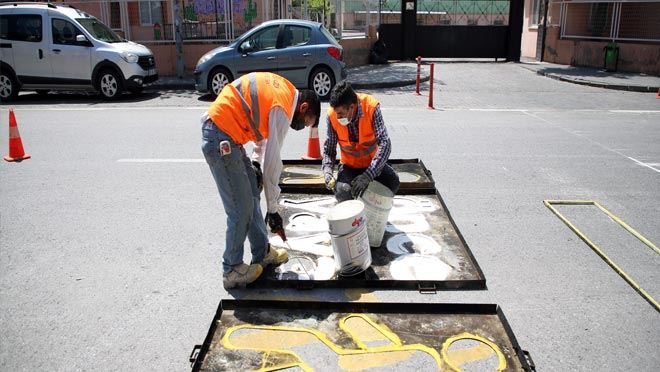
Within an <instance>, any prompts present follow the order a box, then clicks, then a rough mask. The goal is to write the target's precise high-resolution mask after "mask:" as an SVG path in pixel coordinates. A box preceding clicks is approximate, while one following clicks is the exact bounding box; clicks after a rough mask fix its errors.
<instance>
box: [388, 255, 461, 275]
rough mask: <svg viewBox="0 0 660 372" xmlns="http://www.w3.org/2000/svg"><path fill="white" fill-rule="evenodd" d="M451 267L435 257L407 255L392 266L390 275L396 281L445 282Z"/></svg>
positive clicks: (400, 257) (393, 262)
mask: <svg viewBox="0 0 660 372" xmlns="http://www.w3.org/2000/svg"><path fill="white" fill-rule="evenodd" d="M451 271H452V268H451V266H449V265H447V264H446V263H444V262H443V261H442V260H441V259H439V258H438V257H435V256H427V255H421V254H406V255H403V256H399V257H398V258H397V259H395V260H394V261H392V263H391V264H390V273H391V274H392V278H394V279H395V280H445V279H447V277H448V276H449V273H451Z"/></svg>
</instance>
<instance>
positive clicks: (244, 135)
mask: <svg viewBox="0 0 660 372" xmlns="http://www.w3.org/2000/svg"><path fill="white" fill-rule="evenodd" d="M296 92H297V90H296V88H295V87H294V86H293V84H291V82H289V81H288V80H287V79H285V78H283V77H281V76H279V75H276V74H273V73H270V72H251V73H249V74H247V75H243V76H241V78H240V79H236V80H234V82H232V83H231V84H227V85H225V86H224V88H222V91H221V92H220V94H219V95H218V97H217V98H216V99H215V101H214V102H213V103H212V104H211V106H210V107H209V110H208V114H209V117H210V118H211V120H212V121H213V123H215V125H217V126H218V128H220V129H221V130H222V131H223V132H225V133H226V134H227V135H228V136H229V137H231V139H232V140H233V141H234V142H235V143H236V144H239V145H243V144H245V143H247V142H258V141H261V140H262V139H264V138H268V114H269V113H270V110H271V109H272V108H273V107H276V106H277V107H280V108H282V109H283V110H284V112H286V115H287V117H289V118H292V117H293V115H292V114H293V113H292V109H293V104H294V102H293V99H294V98H295V96H296Z"/></svg>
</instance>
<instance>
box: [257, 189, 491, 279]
mask: <svg viewBox="0 0 660 372" xmlns="http://www.w3.org/2000/svg"><path fill="white" fill-rule="evenodd" d="M402 192H403V193H402ZM335 204H336V200H335V198H334V196H333V195H331V194H330V193H329V191H327V190H325V189H308V190H298V191H297V192H288V193H282V194H281V196H280V205H281V206H282V207H283V208H282V212H281V213H282V218H283V220H284V228H285V230H286V234H287V238H288V244H289V246H287V245H286V244H284V243H283V242H282V240H281V239H280V238H279V237H278V236H277V235H274V234H271V236H270V243H271V244H272V245H273V246H276V247H281V248H287V249H288V248H289V247H291V248H292V249H289V250H288V252H289V262H287V263H285V264H282V265H280V266H277V267H274V268H273V267H268V268H267V269H266V270H265V271H264V274H262V276H261V278H259V279H258V280H257V281H256V282H254V283H253V284H252V285H251V286H252V287H257V288H263V287H271V288H299V289H310V288H319V287H333V288H393V289H405V288H407V289H416V290H420V291H435V290H448V289H486V280H485V279H484V275H483V273H482V271H481V269H480V268H479V265H478V264H477V262H476V260H475V258H474V257H473V255H472V253H471V252H470V249H469V248H468V246H467V244H466V242H465V240H464V239H463V236H462V235H461V233H460V231H459V230H458V228H457V227H456V224H455V223H454V221H453V219H452V218H451V215H450V214H449V212H448V211H447V207H446V206H445V203H444V202H443V200H442V198H441V197H440V194H438V193H437V192H436V191H435V190H434V191H415V190H403V191H402V190H400V192H399V195H396V196H395V198H394V207H393V208H392V210H391V211H390V215H389V219H388V223H387V226H386V230H385V236H384V238H383V241H382V243H381V245H380V247H376V248H374V247H372V248H371V256H372V264H371V266H370V267H369V268H368V269H367V270H366V271H364V272H362V273H360V274H358V275H355V276H345V277H342V276H339V275H337V274H336V273H335V263H334V254H333V249H332V244H331V241H330V235H329V234H328V228H327V221H325V214H326V213H327V211H328V210H329V208H331V207H332V206H334V205H335Z"/></svg>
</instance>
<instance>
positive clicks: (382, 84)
mask: <svg viewBox="0 0 660 372" xmlns="http://www.w3.org/2000/svg"><path fill="white" fill-rule="evenodd" d="M429 79H430V76H422V77H421V78H420V82H422V83H424V82H427V81H429ZM348 81H349V82H350V83H351V85H352V86H353V88H355V89H382V88H398V87H404V86H408V85H415V84H416V83H417V80H416V79H411V80H397V81H379V82H358V81H356V82H353V81H350V79H349V80H348ZM148 88H151V89H170V90H173V89H186V90H195V83H193V82H165V83H155V84H152V85H150V86H149V87H148Z"/></svg>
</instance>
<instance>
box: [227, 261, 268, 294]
mask: <svg viewBox="0 0 660 372" xmlns="http://www.w3.org/2000/svg"><path fill="white" fill-rule="evenodd" d="M263 271H264V269H263V267H261V265H259V264H252V265H249V266H248V265H246V264H244V263H242V264H240V265H236V266H234V267H232V269H231V271H230V272H229V273H225V274H223V275H222V285H224V287H225V289H230V288H236V287H241V288H245V286H246V285H248V284H250V283H252V282H253V281H255V280H257V279H258V278H259V275H261V273H262V272H263Z"/></svg>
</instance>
